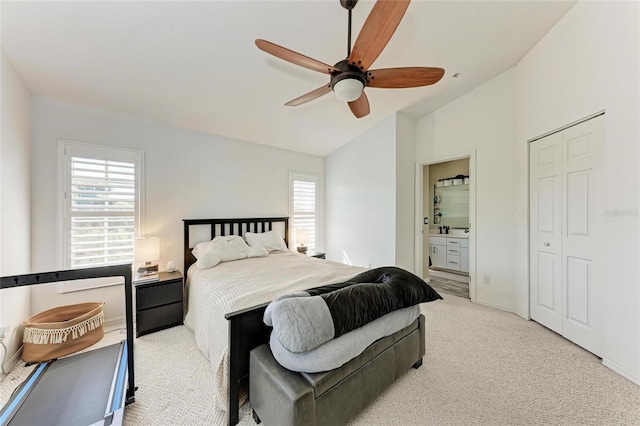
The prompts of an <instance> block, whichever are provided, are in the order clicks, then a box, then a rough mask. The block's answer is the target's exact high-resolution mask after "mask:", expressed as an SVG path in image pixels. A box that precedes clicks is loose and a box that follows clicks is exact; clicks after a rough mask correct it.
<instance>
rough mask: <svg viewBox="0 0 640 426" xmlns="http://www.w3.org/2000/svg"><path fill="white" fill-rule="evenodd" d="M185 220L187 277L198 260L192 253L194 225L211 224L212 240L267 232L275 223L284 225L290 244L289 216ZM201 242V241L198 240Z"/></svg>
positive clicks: (286, 240)
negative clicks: (192, 227)
mask: <svg viewBox="0 0 640 426" xmlns="http://www.w3.org/2000/svg"><path fill="white" fill-rule="evenodd" d="M182 221H183V222H184V277H185V279H186V278H187V272H188V271H189V267H190V266H191V265H193V264H194V263H195V262H196V258H195V257H194V256H193V254H192V253H191V250H192V249H193V247H194V246H195V244H193V245H191V244H190V241H191V240H190V233H189V232H190V228H191V226H194V225H209V226H210V228H211V232H210V238H209V239H210V240H212V239H214V238H215V237H217V236H219V235H221V236H224V235H239V236H241V237H243V236H244V234H245V233H247V232H256V233H260V232H267V231H271V230H272V229H274V224H276V223H282V224H283V225H284V241H285V242H286V243H287V246H288V245H289V244H288V242H289V218H288V217H258V218H242V219H182ZM198 242H201V241H198Z"/></svg>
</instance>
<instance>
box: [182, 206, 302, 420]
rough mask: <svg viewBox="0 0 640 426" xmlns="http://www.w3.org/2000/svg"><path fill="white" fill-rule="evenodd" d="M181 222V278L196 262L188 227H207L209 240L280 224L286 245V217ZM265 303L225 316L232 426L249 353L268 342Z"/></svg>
mask: <svg viewBox="0 0 640 426" xmlns="http://www.w3.org/2000/svg"><path fill="white" fill-rule="evenodd" d="M183 222H184V276H185V280H186V277H187V273H188V271H189V267H190V266H191V265H192V264H194V263H195V262H196V258H195V257H194V256H193V254H192V253H191V250H192V248H193V247H189V246H190V244H189V242H190V240H189V227H190V226H192V225H211V235H210V236H211V239H213V238H215V237H216V236H218V235H222V236H224V235H239V236H243V235H244V234H245V233H246V232H267V231H271V230H272V229H273V225H274V224H276V223H282V224H284V234H285V235H284V241H285V242H288V241H289V218H288V217H259V218H241V219H183ZM185 282H186V281H185ZM267 305H268V303H264V304H262V305H257V306H252V307H250V308H246V309H242V310H239V311H236V312H231V313H228V314H226V315H225V318H226V319H227V320H228V324H229V400H228V406H227V423H228V424H229V425H236V424H237V423H238V421H239V405H238V404H239V402H240V387H241V386H244V385H249V353H250V352H251V350H252V349H253V348H255V347H257V346H260V345H262V344H263V343H267V342H268V341H269V334H270V333H271V327H268V326H266V325H265V324H264V323H263V322H262V317H263V315H264V310H265V309H266V307H267Z"/></svg>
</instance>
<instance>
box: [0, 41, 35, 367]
mask: <svg viewBox="0 0 640 426" xmlns="http://www.w3.org/2000/svg"><path fill="white" fill-rule="evenodd" d="M0 64H1V71H0V72H1V73H2V87H1V94H2V96H1V97H2V115H1V122H2V132H1V135H0V212H1V213H0V276H7V275H18V274H25V273H28V272H29V263H30V238H29V235H30V226H31V223H30V207H31V206H30V195H31V189H30V188H31V180H30V150H29V149H30V144H29V137H30V136H29V110H30V106H29V102H30V94H29V92H28V91H27V89H26V87H25V86H24V84H23V83H22V81H21V80H20V77H19V76H18V74H17V72H16V70H15V68H14V67H13V64H11V61H9V58H8V57H7V55H6V54H5V52H4V50H2V57H1V59H0ZM29 303H30V291H29V288H25V287H22V288H12V289H5V290H1V291H0V325H1V326H5V327H6V326H8V327H9V328H8V330H7V331H6V333H5V337H6V340H5V343H6V344H7V346H8V356H7V358H6V359H7V360H9V359H10V358H11V357H12V356H13V354H15V353H16V352H17V350H18V349H19V347H20V345H21V338H22V332H21V329H22V327H21V326H20V323H21V322H22V321H24V320H25V319H27V318H28V317H29V316H30V310H29Z"/></svg>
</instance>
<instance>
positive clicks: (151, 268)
mask: <svg viewBox="0 0 640 426" xmlns="http://www.w3.org/2000/svg"><path fill="white" fill-rule="evenodd" d="M157 273H158V264H157V263H144V264H142V265H140V266H138V269H137V270H136V274H137V275H150V274H157Z"/></svg>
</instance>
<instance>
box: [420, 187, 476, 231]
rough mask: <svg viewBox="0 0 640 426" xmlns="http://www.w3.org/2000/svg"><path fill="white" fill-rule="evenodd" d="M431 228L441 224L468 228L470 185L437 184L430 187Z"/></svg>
mask: <svg viewBox="0 0 640 426" xmlns="http://www.w3.org/2000/svg"><path fill="white" fill-rule="evenodd" d="M429 192H430V195H431V202H430V204H431V206H432V208H431V217H432V218H433V220H432V221H431V225H430V227H431V228H435V229H437V228H438V227H439V226H448V227H450V228H461V229H466V228H468V227H469V185H468V184H461V185H452V186H439V187H438V186H435V185H433V186H432V187H431V188H430V191H429Z"/></svg>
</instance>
